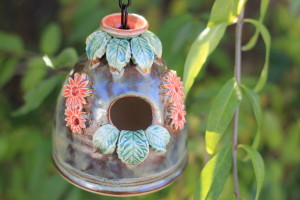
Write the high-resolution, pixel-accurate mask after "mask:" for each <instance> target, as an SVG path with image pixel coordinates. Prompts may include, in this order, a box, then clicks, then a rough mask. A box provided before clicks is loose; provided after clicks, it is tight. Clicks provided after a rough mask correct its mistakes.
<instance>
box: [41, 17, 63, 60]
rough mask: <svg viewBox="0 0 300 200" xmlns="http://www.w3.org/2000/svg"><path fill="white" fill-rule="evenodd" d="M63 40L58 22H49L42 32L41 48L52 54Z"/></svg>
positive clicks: (44, 51)
mask: <svg viewBox="0 0 300 200" xmlns="http://www.w3.org/2000/svg"><path fill="white" fill-rule="evenodd" d="M61 41H62V33H61V29H60V27H59V25H58V24H56V23H51V24H49V25H48V26H47V27H46V28H45V29H44V30H43V33H42V37H41V43H40V48H41V51H42V52H43V53H45V54H49V55H52V54H54V53H56V51H57V50H58V49H59V47H60V45H61Z"/></svg>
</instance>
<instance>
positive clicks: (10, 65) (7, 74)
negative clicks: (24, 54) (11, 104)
mask: <svg viewBox="0 0 300 200" xmlns="http://www.w3.org/2000/svg"><path fill="white" fill-rule="evenodd" d="M17 63H18V60H17V59H15V58H10V59H8V60H7V61H4V62H3V63H1V62H0V65H1V68H0V88H2V87H3V86H4V85H5V84H6V83H7V82H8V81H9V80H10V79H11V78H12V77H13V75H14V73H15V70H16V68H17V66H18V65H17Z"/></svg>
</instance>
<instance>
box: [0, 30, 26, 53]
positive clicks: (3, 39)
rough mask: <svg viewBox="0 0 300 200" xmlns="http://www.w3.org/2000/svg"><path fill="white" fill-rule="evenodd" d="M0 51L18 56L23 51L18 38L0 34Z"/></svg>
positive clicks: (9, 34)
mask: <svg viewBox="0 0 300 200" xmlns="http://www.w3.org/2000/svg"><path fill="white" fill-rule="evenodd" d="M0 51H3V52H9V53H16V54H20V53H22V52H23V51H24V45H23V42H22V40H21V38H20V37H19V36H17V35H15V34H11V33H5V32H0Z"/></svg>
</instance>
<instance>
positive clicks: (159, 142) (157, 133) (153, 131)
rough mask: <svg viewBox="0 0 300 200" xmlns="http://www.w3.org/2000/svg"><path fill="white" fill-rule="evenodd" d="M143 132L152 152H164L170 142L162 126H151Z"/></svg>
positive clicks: (167, 133) (168, 134)
mask: <svg viewBox="0 0 300 200" xmlns="http://www.w3.org/2000/svg"><path fill="white" fill-rule="evenodd" d="M145 132H146V137H147V139H148V142H149V144H150V146H151V148H152V150H153V151H156V152H163V153H164V152H166V147H167V144H168V143H169V141H170V133H169V132H168V130H167V129H165V128H164V127H162V126H158V125H151V126H150V127H148V128H147V130H146V131H145Z"/></svg>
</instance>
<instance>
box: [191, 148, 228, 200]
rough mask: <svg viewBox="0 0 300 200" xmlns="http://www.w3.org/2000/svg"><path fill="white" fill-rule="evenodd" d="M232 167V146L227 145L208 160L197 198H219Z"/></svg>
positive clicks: (202, 173) (204, 199) (202, 199)
mask: <svg viewBox="0 0 300 200" xmlns="http://www.w3.org/2000/svg"><path fill="white" fill-rule="evenodd" d="M230 169H231V146H230V145H229V146H227V147H226V148H224V149H222V150H221V151H220V152H219V153H217V154H216V155H215V156H214V157H212V158H211V159H210V161H208V163H207V164H206V165H205V167H204V168H203V169H202V171H201V174H200V180H199V185H198V187H197V190H196V193H195V200H215V199H218V197H219V195H220V194H221V192H222V189H223V187H224V185H225V182H226V179H227V177H228V175H229V172H230Z"/></svg>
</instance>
